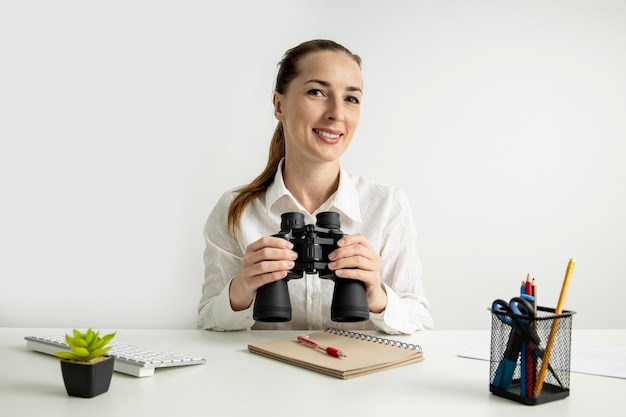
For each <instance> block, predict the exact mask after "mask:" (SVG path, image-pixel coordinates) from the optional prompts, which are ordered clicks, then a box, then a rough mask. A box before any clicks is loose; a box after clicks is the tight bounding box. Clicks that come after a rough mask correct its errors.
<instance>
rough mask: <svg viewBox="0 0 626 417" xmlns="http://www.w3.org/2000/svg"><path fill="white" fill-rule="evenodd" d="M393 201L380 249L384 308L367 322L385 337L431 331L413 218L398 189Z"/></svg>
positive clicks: (371, 315)
mask: <svg viewBox="0 0 626 417" xmlns="http://www.w3.org/2000/svg"><path fill="white" fill-rule="evenodd" d="M395 199H396V200H397V201H396V204H394V205H393V207H394V208H393V210H392V211H393V212H392V215H390V216H389V221H388V225H387V227H386V228H385V234H384V236H383V239H382V246H381V281H382V282H383V284H384V286H385V291H386V292H387V307H386V308H385V311H383V312H382V313H379V314H370V320H371V321H372V323H373V324H374V325H375V326H376V328H377V329H378V330H380V331H382V332H385V333H388V334H402V333H404V334H411V333H413V332H415V331H418V330H432V329H434V323H433V319H432V317H431V314H430V312H429V311H428V308H429V307H430V304H429V303H428V300H427V299H426V294H425V290H424V285H423V282H422V264H421V262H420V260H419V258H418V254H417V231H416V227H415V224H414V221H413V216H412V213H411V209H410V207H409V202H408V199H407V198H406V196H405V194H404V193H403V192H402V191H401V190H399V189H397V188H396V189H395Z"/></svg>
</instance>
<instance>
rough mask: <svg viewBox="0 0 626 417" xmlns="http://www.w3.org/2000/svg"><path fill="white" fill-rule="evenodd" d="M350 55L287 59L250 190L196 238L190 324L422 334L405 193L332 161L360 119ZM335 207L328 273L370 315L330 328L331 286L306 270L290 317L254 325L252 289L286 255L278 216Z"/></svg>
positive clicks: (311, 50)
mask: <svg viewBox="0 0 626 417" xmlns="http://www.w3.org/2000/svg"><path fill="white" fill-rule="evenodd" d="M360 64H361V60H360V58H359V56H357V55H355V54H353V53H351V52H350V51H349V50H348V49H346V48H345V47H343V46H342V45H339V44H337V43H335V42H333V41H328V40H313V41H308V42H304V43H302V44H300V45H298V46H296V47H295V48H292V49H290V50H289V51H287V53H286V54H285V56H284V57H283V59H282V61H281V63H280V67H279V71H278V75H277V79H276V88H275V91H274V95H273V105H274V115H275V117H276V119H277V120H278V124H277V126H276V130H275V132H274V136H273V138H272V141H271V144H270V152H269V159H268V163H267V166H266V168H265V170H264V171H263V172H262V173H261V174H260V175H259V177H257V178H256V179H255V180H254V181H253V182H252V183H250V184H249V185H247V186H245V187H243V188H240V189H236V190H231V191H229V192H226V193H225V194H224V195H223V196H222V197H221V198H220V200H219V201H218V203H217V204H216V206H215V208H214V209H213V211H212V212H211V214H210V215H209V218H208V220H207V223H206V226H205V229H204V238H205V242H206V249H205V254H204V261H205V281H204V285H203V287H202V298H201V300H200V304H199V312H198V327H200V328H204V329H210V330H222V331H225V330H240V329H248V328H251V327H253V328H255V329H309V330H312V329H323V328H326V327H330V326H333V327H342V328H346V329H353V330H358V329H378V330H380V331H383V332H386V333H389V334H400V333H406V334H410V333H412V332H414V331H416V330H424V329H432V328H433V322H432V318H431V316H430V314H429V312H428V301H427V300H426V298H425V295H424V289H423V286H422V281H421V264H420V262H419V260H418V258H417V254H416V234H415V226H414V223H413V219H412V215H411V210H410V208H409V205H408V202H407V199H406V197H405V195H404V194H403V193H402V192H401V191H400V190H399V189H397V188H395V187H390V186H385V185H380V184H376V183H373V182H370V181H367V180H365V179H363V178H360V177H355V176H351V175H349V174H348V173H347V172H345V171H344V170H343V169H342V167H341V165H340V162H339V158H340V157H341V155H343V153H344V152H345V151H346V149H347V148H348V146H349V145H350V142H351V141H352V138H353V135H354V132H355V130H356V128H357V125H358V122H359V116H360V104H361V97H362V95H363V91H362V78H361V68H360ZM324 211H335V212H338V213H340V216H341V220H340V223H341V230H342V232H343V233H345V234H346V235H347V236H345V237H344V238H342V239H341V240H339V241H338V242H337V246H338V248H337V249H336V250H334V251H333V252H332V253H331V254H330V255H329V259H330V260H331V262H330V263H329V265H328V268H329V269H331V270H333V271H334V272H335V274H336V275H337V277H340V278H351V279H356V280H359V281H362V282H363V283H364V285H365V293H366V296H367V303H368V306H369V310H370V317H369V320H367V321H362V322H356V323H341V324H340V323H335V322H332V321H331V320H330V304H331V299H332V293H333V288H334V282H333V281H332V280H328V279H319V278H318V277H317V276H315V275H308V274H305V276H304V278H301V279H292V280H290V281H289V284H288V287H289V294H290V298H291V300H292V301H291V304H292V310H293V317H292V320H291V321H287V322H282V323H265V322H256V323H255V321H254V319H253V317H252V310H253V305H254V300H255V295H256V291H257V289H258V288H259V287H261V286H262V285H264V284H267V283H270V282H273V281H276V280H280V279H283V278H285V277H286V276H287V271H288V270H290V269H291V268H293V266H294V261H295V260H296V258H297V254H296V253H295V252H294V251H292V248H293V245H292V244H291V243H290V242H289V241H288V240H284V239H281V238H278V237H272V236H271V235H273V234H276V233H278V231H279V229H280V222H281V217H280V216H281V214H282V213H285V212H301V213H303V214H304V215H305V220H306V224H313V223H315V216H316V214H317V213H320V212H324Z"/></svg>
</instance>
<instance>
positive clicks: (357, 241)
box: [337, 233, 373, 250]
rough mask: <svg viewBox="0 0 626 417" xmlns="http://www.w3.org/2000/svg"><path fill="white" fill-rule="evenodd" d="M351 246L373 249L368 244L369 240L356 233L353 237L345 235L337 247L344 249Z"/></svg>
mask: <svg viewBox="0 0 626 417" xmlns="http://www.w3.org/2000/svg"><path fill="white" fill-rule="evenodd" d="M351 245H362V246H365V247H366V248H369V249H372V250H373V247H372V245H370V243H369V242H368V240H367V239H366V238H365V236H363V235H362V234H361V233H356V234H353V235H345V236H344V237H342V238H341V239H339V241H338V242H337V246H338V247H340V248H342V247H346V246H351Z"/></svg>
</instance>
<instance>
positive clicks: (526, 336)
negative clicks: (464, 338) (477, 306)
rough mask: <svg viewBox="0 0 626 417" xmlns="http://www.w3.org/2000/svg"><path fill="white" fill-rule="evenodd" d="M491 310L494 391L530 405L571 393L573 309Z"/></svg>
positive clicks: (491, 365)
mask: <svg viewBox="0 0 626 417" xmlns="http://www.w3.org/2000/svg"><path fill="white" fill-rule="evenodd" d="M490 311H491V353H490V366H489V391H490V392H491V393H493V394H495V395H498V396H501V397H505V398H508V399H510V400H514V401H518V402H520V403H523V404H527V405H536V404H542V403H546V402H550V401H555V400H560V399H563V398H566V397H568V396H569V391H570V358H571V347H572V343H571V341H572V315H573V314H575V312H573V311H564V312H562V313H561V314H555V312H554V309H550V308H545V307H538V308H537V313H536V315H535V316H534V317H533V316H530V317H529V316H520V315H516V314H513V313H511V312H500V311H495V310H494V309H493V308H491V309H490Z"/></svg>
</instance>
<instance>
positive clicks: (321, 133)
mask: <svg viewBox="0 0 626 417" xmlns="http://www.w3.org/2000/svg"><path fill="white" fill-rule="evenodd" d="M315 132H316V133H317V134H318V135H321V136H324V137H325V138H328V139H338V138H339V136H340V135H336V134H333V133H328V132H324V131H321V130H317V129H315Z"/></svg>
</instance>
